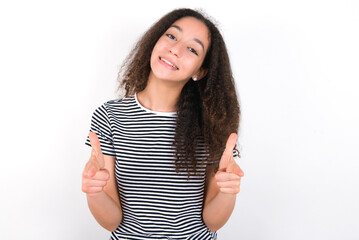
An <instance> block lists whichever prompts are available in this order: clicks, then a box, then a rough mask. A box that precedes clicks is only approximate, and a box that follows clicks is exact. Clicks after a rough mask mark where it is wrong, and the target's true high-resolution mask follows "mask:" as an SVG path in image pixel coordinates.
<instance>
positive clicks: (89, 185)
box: [82, 132, 110, 195]
mask: <svg viewBox="0 0 359 240" xmlns="http://www.w3.org/2000/svg"><path fill="white" fill-rule="evenodd" d="M89 138H90V142H91V146H92V151H91V157H90V159H89V161H88V162H87V163H86V166H85V168H84V171H83V173H82V191H83V192H84V193H86V194H91V195H92V194H97V193H100V192H102V191H103V189H104V187H105V185H106V184H107V181H108V180H109V179H110V174H109V172H108V170H107V169H105V160H104V156H103V154H102V151H101V148H100V141H99V140H98V137H97V135H96V133H94V132H90V133H89Z"/></svg>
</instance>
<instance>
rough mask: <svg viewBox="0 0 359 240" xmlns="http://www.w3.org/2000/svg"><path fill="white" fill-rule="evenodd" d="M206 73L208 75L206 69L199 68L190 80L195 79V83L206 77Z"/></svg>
mask: <svg viewBox="0 0 359 240" xmlns="http://www.w3.org/2000/svg"><path fill="white" fill-rule="evenodd" d="M207 73H208V69H207V68H200V69H199V70H198V72H197V73H196V74H195V75H193V76H192V79H194V78H197V81H198V80H201V79H202V78H204V77H205V76H206V74H207Z"/></svg>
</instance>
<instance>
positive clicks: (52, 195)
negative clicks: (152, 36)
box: [0, 0, 359, 240]
mask: <svg viewBox="0 0 359 240" xmlns="http://www.w3.org/2000/svg"><path fill="white" fill-rule="evenodd" d="M178 7H192V8H202V9H204V10H205V11H206V12H207V13H208V14H209V15H211V16H212V17H214V18H215V19H216V20H217V21H218V26H219V28H220V29H221V31H222V33H223V36H224V38H225V41H226V43H227V47H228V51H229V54H230V58H231V64H232V68H233V73H234V76H235V79H236V84H237V90H238V92H239V95H240V101H241V107H242V114H243V115H242V122H241V129H240V138H239V143H240V145H241V154H242V159H241V160H240V162H239V164H240V166H241V167H242V168H243V170H244V172H245V177H244V178H243V182H242V185H241V192H240V194H239V195H238V201H237V204H236V208H235V210H234V212H233V215H232V217H231V219H230V220H229V222H228V223H227V224H226V226H225V227H223V228H222V229H221V230H220V231H219V232H218V236H219V239H226V240H235V239H244V240H257V239H258V240H262V239H266V240H267V239H273V240H274V239H275V240H288V239H290V240H297V239H298V240H299V239H325V240H334V239H341V240H343V239H345V240H349V239H353V240H354V239H359V227H358V224H359V207H358V206H359V204H358V202H359V175H358V170H359V153H358V149H359V148H358V147H359V140H358V137H359V128H358V125H357V124H358V123H359V111H358V109H359V108H358V103H359V96H358V94H357V92H358V90H359V84H358V80H359V73H358V69H359V68H358V67H359V57H358V56H359V44H358V43H359V2H358V1H356V0H325V1H324V0H322V1H320V0H301V1H288V0H282V1H280V0H274V1H267V0H252V1H242V0H240V1H236V4H235V5H234V1H223V0H222V1H213V2H210V1H208V0H200V1H186V0H183V1H143V2H139V1H135V0H134V1H119V0H118V1H77V0H72V1H36V0H35V1H7V2H5V1H4V2H3V1H2V2H1V3H0V31H1V33H0V34H1V37H0V68H1V71H0V79H1V88H0V97H1V99H0V100H1V101H0V102H1V118H0V121H1V128H2V129H1V143H0V146H1V168H0V171H1V179H0V184H1V200H0V201H1V202H0V238H1V239H37V240H38V239H55V240H60V239H61V240H62V239H67V240H68V239H108V237H109V233H108V232H107V231H105V230H103V229H102V228H101V227H100V226H99V225H98V224H97V223H96V222H95V220H94V218H93V217H92V215H91V213H90V212H89V210H88V207H87V203H86V199H85V195H84V194H83V193H82V192H81V172H82V169H83V167H84V165H85V163H86V161H87V160H88V158H89V156H90V148H89V147H87V146H85V145H84V141H85V138H86V136H87V133H88V131H89V127H90V118H91V115H92V112H93V111H94V110H95V109H96V108H97V107H98V106H100V105H101V104H102V103H104V102H105V101H108V100H110V99H115V98H117V95H116V94H117V93H116V87H117V82H116V77H117V72H118V69H119V67H120V65H121V63H122V61H123V60H124V58H125V57H126V55H127V54H128V53H129V51H130V49H131V48H132V46H133V45H134V43H135V42H136V40H137V39H138V38H139V37H140V36H141V34H142V33H143V32H144V31H145V30H147V29H148V28H149V27H150V25H151V24H152V23H154V22H155V21H156V20H158V19H159V18H160V17H161V16H163V15H164V14H165V13H167V12H169V11H171V10H173V9H174V8H178Z"/></svg>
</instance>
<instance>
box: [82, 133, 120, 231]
mask: <svg viewBox="0 0 359 240" xmlns="http://www.w3.org/2000/svg"><path fill="white" fill-rule="evenodd" d="M91 138H92V137H91V136H90V139H91ZM93 141H94V140H93V139H91V145H92V146H93V148H94V145H95V144H92V143H93ZM92 153H93V154H92V155H91V157H90V160H89V161H88V163H87V164H86V167H85V169H84V172H83V174H82V191H83V192H85V193H86V197H87V203H88V206H89V209H90V211H91V213H92V215H93V216H94V217H95V219H96V221H97V222H98V223H99V224H100V225H101V226H102V227H103V228H105V229H107V230H109V231H114V230H115V229H116V228H117V227H118V225H119V224H120V223H121V221H122V209H121V204H120V199H119V195H118V190H117V183H116V178H115V157H112V156H108V155H103V154H102V152H101V149H100V148H99V143H98V149H97V150H95V151H92ZM96 153H97V154H96Z"/></svg>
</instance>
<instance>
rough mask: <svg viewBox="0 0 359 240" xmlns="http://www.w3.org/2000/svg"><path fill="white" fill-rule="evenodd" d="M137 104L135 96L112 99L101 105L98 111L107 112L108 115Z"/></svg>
mask: <svg viewBox="0 0 359 240" xmlns="http://www.w3.org/2000/svg"><path fill="white" fill-rule="evenodd" d="M134 103H135V99H134V97H133V96H129V97H122V98H117V99H112V100H108V101H106V102H104V103H103V104H101V105H100V106H99V107H98V108H97V109H96V111H99V110H100V111H105V112H106V113H107V114H109V113H111V112H117V111H120V110H123V109H126V108H128V107H129V106H130V105H131V104H132V105H133V104H134Z"/></svg>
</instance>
